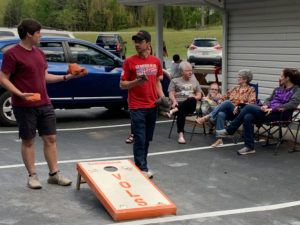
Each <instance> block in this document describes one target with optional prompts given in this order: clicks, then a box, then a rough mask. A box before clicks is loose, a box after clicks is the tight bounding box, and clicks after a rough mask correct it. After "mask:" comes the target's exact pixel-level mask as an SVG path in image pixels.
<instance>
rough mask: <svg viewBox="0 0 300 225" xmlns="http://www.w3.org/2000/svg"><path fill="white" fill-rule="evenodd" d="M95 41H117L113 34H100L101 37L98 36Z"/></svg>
mask: <svg viewBox="0 0 300 225" xmlns="http://www.w3.org/2000/svg"><path fill="white" fill-rule="evenodd" d="M97 42H100V43H117V40H116V38H115V37H113V36H101V37H98V40H97Z"/></svg>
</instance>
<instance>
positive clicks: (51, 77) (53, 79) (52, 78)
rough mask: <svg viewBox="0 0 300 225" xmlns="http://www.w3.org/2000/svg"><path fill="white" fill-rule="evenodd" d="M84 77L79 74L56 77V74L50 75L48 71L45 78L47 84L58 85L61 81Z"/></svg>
mask: <svg viewBox="0 0 300 225" xmlns="http://www.w3.org/2000/svg"><path fill="white" fill-rule="evenodd" d="M82 76H83V75H79V74H70V73H69V74H67V75H64V76H62V75H54V74H50V73H48V71H47V70H46V71H45V78H46V82H47V83H57V82H61V81H67V80H71V79H74V78H78V77H82Z"/></svg>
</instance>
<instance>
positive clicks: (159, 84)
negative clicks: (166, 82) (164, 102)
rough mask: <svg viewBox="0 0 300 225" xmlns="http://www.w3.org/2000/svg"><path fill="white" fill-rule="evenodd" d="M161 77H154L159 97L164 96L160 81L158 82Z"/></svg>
mask: <svg viewBox="0 0 300 225" xmlns="http://www.w3.org/2000/svg"><path fill="white" fill-rule="evenodd" d="M161 77H162V76H159V77H157V78H156V90H157V95H158V97H159V98H161V97H164V96H165V95H164V92H163V90H162V85H161V82H160V80H161Z"/></svg>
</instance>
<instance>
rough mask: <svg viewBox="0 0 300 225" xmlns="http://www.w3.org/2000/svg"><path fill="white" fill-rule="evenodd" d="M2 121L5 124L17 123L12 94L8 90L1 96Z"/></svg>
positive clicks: (0, 120)
mask: <svg viewBox="0 0 300 225" xmlns="http://www.w3.org/2000/svg"><path fill="white" fill-rule="evenodd" d="M0 123H1V124H2V125H5V126H16V125H17V121H16V118H15V115H14V113H13V109H12V105H11V96H10V93H9V92H8V91H6V92H4V93H3V94H2V95H1V96H0Z"/></svg>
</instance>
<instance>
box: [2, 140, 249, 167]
mask: <svg viewBox="0 0 300 225" xmlns="http://www.w3.org/2000/svg"><path fill="white" fill-rule="evenodd" d="M237 144H243V142H238V143H237ZM237 144H234V143H231V144H224V145H222V146H221V147H219V148H225V147H229V146H234V145H237ZM211 148H213V147H211V146H202V147H196V148H186V149H177V150H170V151H164V152H153V153H149V154H148V156H157V155H167V154H176V153H183V152H192V151H202V150H207V149H211ZM128 158H133V155H124V156H110V157H102V158H90V159H73V160H62V161H58V163H59V164H66V163H77V162H90V161H102V160H115V159H128ZM35 165H36V166H42V165H47V163H46V162H39V163H35ZM18 167H24V164H14V165H5V166H0V169H10V168H18Z"/></svg>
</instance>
